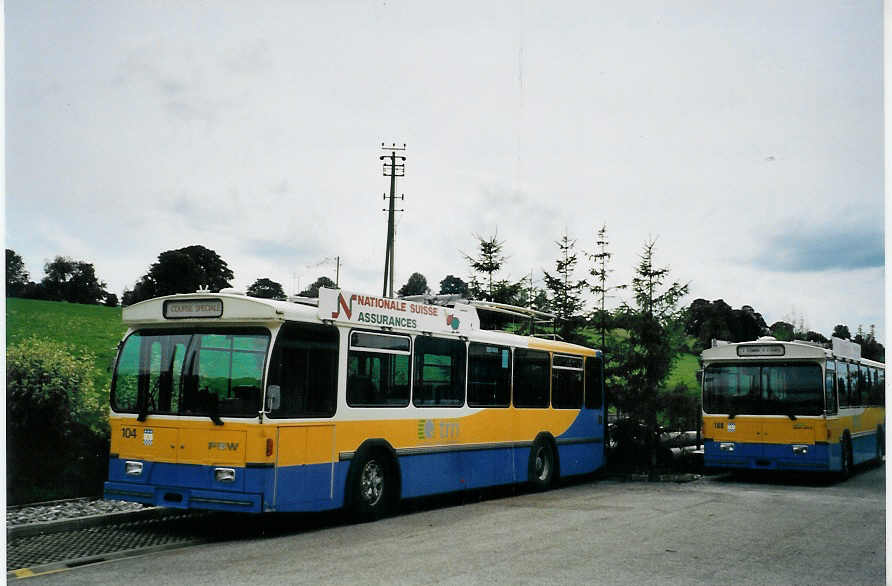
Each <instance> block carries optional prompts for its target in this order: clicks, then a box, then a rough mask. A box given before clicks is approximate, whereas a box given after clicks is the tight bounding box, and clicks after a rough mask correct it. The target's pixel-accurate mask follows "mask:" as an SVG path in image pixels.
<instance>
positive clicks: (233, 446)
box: [208, 442, 238, 452]
mask: <svg viewBox="0 0 892 586" xmlns="http://www.w3.org/2000/svg"><path fill="white" fill-rule="evenodd" d="M208 449H209V450H229V451H232V452H235V451H237V450H238V442H208Z"/></svg>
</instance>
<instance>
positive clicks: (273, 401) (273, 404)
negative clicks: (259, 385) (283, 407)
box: [265, 385, 282, 412]
mask: <svg viewBox="0 0 892 586" xmlns="http://www.w3.org/2000/svg"><path fill="white" fill-rule="evenodd" d="M281 401H282V388H281V387H280V386H279V385H269V386H268V387H266V406H265V411H267V412H269V411H275V410H276V409H278V408H279V405H280V404H281Z"/></svg>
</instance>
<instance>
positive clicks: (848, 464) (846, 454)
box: [839, 436, 852, 480]
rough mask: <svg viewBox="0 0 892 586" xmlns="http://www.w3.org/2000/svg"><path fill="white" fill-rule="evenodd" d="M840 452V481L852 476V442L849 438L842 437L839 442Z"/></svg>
mask: <svg viewBox="0 0 892 586" xmlns="http://www.w3.org/2000/svg"><path fill="white" fill-rule="evenodd" d="M839 447H840V451H841V456H842V464H841V466H840V469H839V477H840V479H842V480H845V479H846V478H848V477H850V476H851V475H852V442H851V441H850V440H849V436H844V437H843V438H842V442H840V446H839Z"/></svg>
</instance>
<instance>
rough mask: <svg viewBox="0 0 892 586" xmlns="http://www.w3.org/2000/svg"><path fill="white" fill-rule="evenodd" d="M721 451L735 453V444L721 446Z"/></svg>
mask: <svg viewBox="0 0 892 586" xmlns="http://www.w3.org/2000/svg"><path fill="white" fill-rule="evenodd" d="M719 449H720V450H721V451H723V452H733V451H734V444H719Z"/></svg>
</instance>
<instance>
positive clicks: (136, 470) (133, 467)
mask: <svg viewBox="0 0 892 586" xmlns="http://www.w3.org/2000/svg"><path fill="white" fill-rule="evenodd" d="M124 473H125V474H127V476H142V462H131V461H129V460H128V461H127V462H125V463H124Z"/></svg>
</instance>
